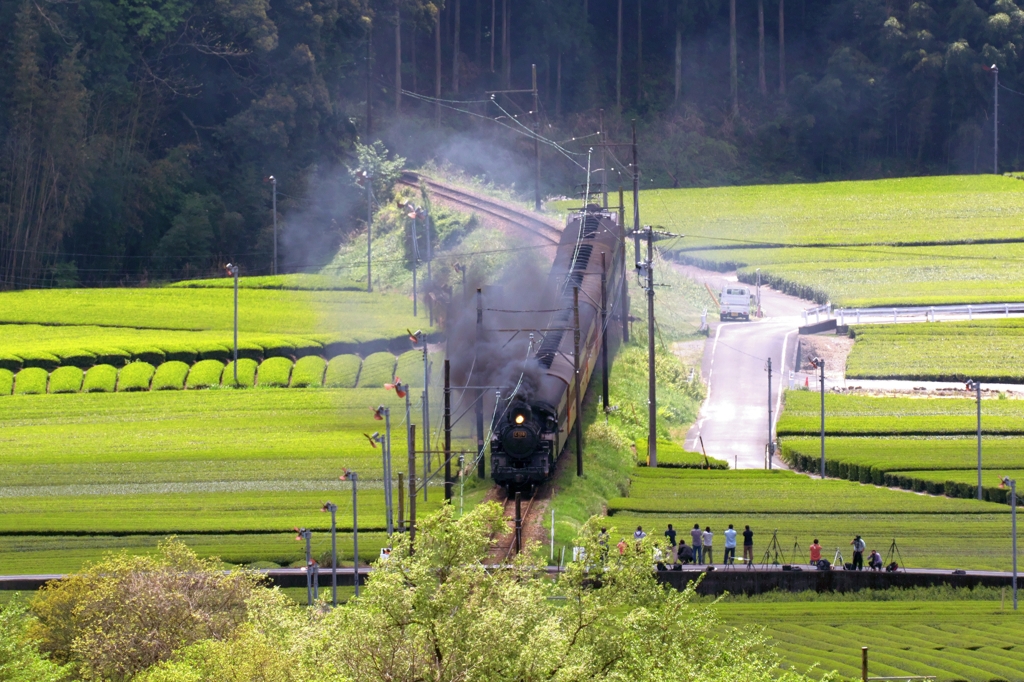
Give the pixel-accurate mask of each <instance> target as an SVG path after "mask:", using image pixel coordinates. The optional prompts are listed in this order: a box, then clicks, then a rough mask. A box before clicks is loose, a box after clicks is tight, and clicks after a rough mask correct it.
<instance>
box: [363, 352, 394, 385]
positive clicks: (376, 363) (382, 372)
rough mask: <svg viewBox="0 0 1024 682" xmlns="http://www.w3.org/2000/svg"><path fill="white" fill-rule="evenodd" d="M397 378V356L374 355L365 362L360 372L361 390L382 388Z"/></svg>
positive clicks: (386, 354)
mask: <svg viewBox="0 0 1024 682" xmlns="http://www.w3.org/2000/svg"><path fill="white" fill-rule="evenodd" d="M394 378H395V356H394V355H392V354H391V353H374V354H373V355H370V356H369V357H367V358H366V359H365V360H363V368H362V370H361V371H360V372H359V388H381V387H382V386H383V385H384V384H385V383H387V382H390V381H392V380H393V379H394Z"/></svg>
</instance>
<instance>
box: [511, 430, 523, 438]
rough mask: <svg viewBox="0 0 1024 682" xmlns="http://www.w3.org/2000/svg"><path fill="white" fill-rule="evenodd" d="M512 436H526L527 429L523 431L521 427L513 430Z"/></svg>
mask: <svg viewBox="0 0 1024 682" xmlns="http://www.w3.org/2000/svg"><path fill="white" fill-rule="evenodd" d="M512 437H513V438H526V431H522V430H520V429H516V430H515V431H513V432H512Z"/></svg>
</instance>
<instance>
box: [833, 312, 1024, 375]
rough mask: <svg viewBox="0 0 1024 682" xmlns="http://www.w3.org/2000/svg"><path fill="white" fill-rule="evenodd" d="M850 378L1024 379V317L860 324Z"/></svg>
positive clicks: (848, 372)
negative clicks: (929, 322) (931, 322)
mask: <svg viewBox="0 0 1024 682" xmlns="http://www.w3.org/2000/svg"><path fill="white" fill-rule="evenodd" d="M851 335H853V336H854V337H855V338H856V343H854V346H853V350H852V351H851V352H850V355H849V357H848V358H847V361H846V378H847V379H913V380H917V381H963V380H965V379H976V380H980V381H982V382H994V383H1024V350H1022V349H1024V320H1020V319H1006V320H984V321H967V322H939V323H934V324H926V323H921V324H889V325H856V326H854V327H853V328H852V330H851Z"/></svg>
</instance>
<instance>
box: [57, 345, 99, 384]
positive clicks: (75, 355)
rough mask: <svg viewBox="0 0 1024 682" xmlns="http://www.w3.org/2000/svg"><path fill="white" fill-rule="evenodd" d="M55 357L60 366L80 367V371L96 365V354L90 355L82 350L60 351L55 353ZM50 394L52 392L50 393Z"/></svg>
mask: <svg viewBox="0 0 1024 682" xmlns="http://www.w3.org/2000/svg"><path fill="white" fill-rule="evenodd" d="M56 355H57V357H59V358H60V364H61V365H62V366H64V365H70V366H72V367H81V368H82V369H88V368H89V367H92V366H93V365H95V364H96V354H95V353H91V352H89V351H87V350H85V349H84V348H69V349H67V350H60V351H57V352H56ZM51 393H52V391H51Z"/></svg>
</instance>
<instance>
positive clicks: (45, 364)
mask: <svg viewBox="0 0 1024 682" xmlns="http://www.w3.org/2000/svg"><path fill="white" fill-rule="evenodd" d="M18 356H19V357H20V358H21V360H22V365H23V366H24V367H39V368H42V369H45V370H46V371H47V372H52V371H53V370H55V369H57V368H58V367H60V358H58V357H57V356H56V355H54V354H53V353H47V352H46V351H41V350H27V351H18Z"/></svg>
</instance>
